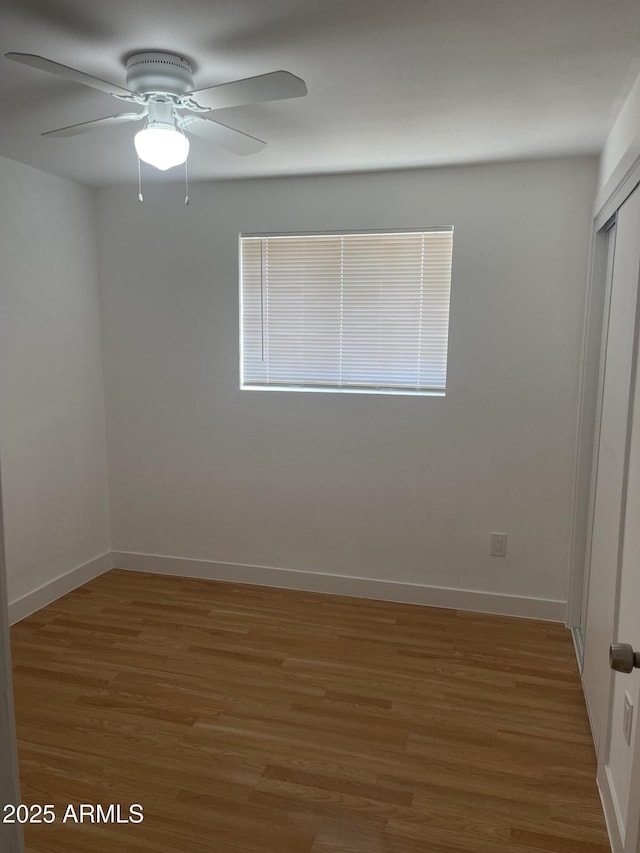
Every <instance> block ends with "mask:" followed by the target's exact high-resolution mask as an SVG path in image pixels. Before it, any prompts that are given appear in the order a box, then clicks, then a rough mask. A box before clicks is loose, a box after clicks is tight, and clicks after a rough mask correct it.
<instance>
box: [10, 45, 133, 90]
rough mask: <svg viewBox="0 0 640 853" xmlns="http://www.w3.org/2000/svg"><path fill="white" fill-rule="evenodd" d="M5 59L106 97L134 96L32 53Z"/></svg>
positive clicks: (103, 81) (13, 55)
mask: <svg viewBox="0 0 640 853" xmlns="http://www.w3.org/2000/svg"><path fill="white" fill-rule="evenodd" d="M5 58H6V59H10V60H11V61H12V62H20V63H22V65H29V66H30V67H31V68H38V69H39V70H40V71H48V72H49V74H55V75H56V76H57V77H64V78H65V79H66V80H73V81H74V83H81V84H82V85H83V86H90V87H91V88H92V89H98V90H99V91H100V92H105V93H106V94H107V95H114V96H115V97H118V96H119V97H125V98H126V97H131V96H132V95H133V94H134V93H133V92H130V91H129V90H128V89H124V88H123V87H122V86H116V84H115V83H108V82H107V81H106V80H101V79H100V78H99V77H93V76H92V75H91V74H85V73H84V71H78V70H77V69H76V68H69V66H68V65H61V64H60V63H59V62H54V61H53V60H52V59H45V58H44V56H36V55H35V54H33V53H5Z"/></svg>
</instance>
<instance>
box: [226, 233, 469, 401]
mask: <svg viewBox="0 0 640 853" xmlns="http://www.w3.org/2000/svg"><path fill="white" fill-rule="evenodd" d="M435 232H447V233H450V234H451V240H452V246H451V276H450V279H449V300H448V307H447V348H446V379H445V386H444V388H441V389H439V388H438V389H433V388H431V389H415V388H413V389H412V388H410V387H398V388H392V387H389V386H384V385H380V386H374V385H370V386H366V387H365V386H360V387H358V386H356V385H344V386H338V385H326V386H322V385H317V386H314V385H304V384H299V385H296V384H293V383H290V384H282V385H278V384H275V383H274V384H266V383H264V384H263V383H253V384H252V383H251V382H246V383H245V382H243V365H244V326H243V308H244V283H243V264H242V246H243V243H242V241H243V240H244V239H269V238H295V237H302V238H304V237H346V236H352V235H356V236H357V235H379V236H381V237H382V236H384V235H386V234H430V233H435ZM454 233H455V226H453V225H430V226H424V225H420V226H413V227H411V226H406V227H393V228H352V229H330V230H314V231H251V232H244V231H243V232H240V233H239V234H238V290H239V338H240V340H239V356H240V358H239V378H240V384H239V388H240V390H241V391H293V392H297V393H301V392H302V393H310V394H369V395H377V396H392V397H398V396H400V397H446V396H447V391H448V389H449V371H448V368H449V338H450V327H451V293H452V289H453V238H454Z"/></svg>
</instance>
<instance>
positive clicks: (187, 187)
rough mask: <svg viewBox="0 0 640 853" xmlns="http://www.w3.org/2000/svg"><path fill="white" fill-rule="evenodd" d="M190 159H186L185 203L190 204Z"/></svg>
mask: <svg viewBox="0 0 640 853" xmlns="http://www.w3.org/2000/svg"><path fill="white" fill-rule="evenodd" d="M188 162H189V161H188V160H185V161H184V203H185V204H189V167H188V165H187V163H188Z"/></svg>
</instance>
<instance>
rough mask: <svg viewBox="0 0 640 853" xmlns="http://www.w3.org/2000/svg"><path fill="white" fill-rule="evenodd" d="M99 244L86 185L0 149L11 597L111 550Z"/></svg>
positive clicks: (0, 347)
mask: <svg viewBox="0 0 640 853" xmlns="http://www.w3.org/2000/svg"><path fill="white" fill-rule="evenodd" d="M95 243H96V239H95V210H94V197H93V193H92V192H91V191H89V190H87V189H84V188H81V187H79V186H77V185H76V184H73V183H71V182H70V181H66V180H63V179H61V178H56V177H53V176H51V175H47V174H45V173H44V172H39V171H36V170H35V169H31V168H29V167H27V166H23V165H21V164H18V163H14V162H12V161H10V160H7V159H5V158H0V260H1V263H2V274H1V284H0V287H1V289H0V401H1V403H0V454H1V456H2V477H3V489H4V510H5V535H6V556H7V575H8V578H7V580H8V589H9V600H10V601H14V602H15V601H16V600H17V599H19V598H21V597H22V596H24V595H27V594H28V593H33V591H34V590H37V589H38V588H39V587H42V586H43V585H45V584H48V583H50V582H51V581H52V580H54V579H55V578H58V577H59V576H60V575H63V574H65V573H66V572H69V571H70V570H71V569H74V568H76V567H77V566H80V565H82V564H85V563H87V562H88V561H91V560H93V559H94V558H96V557H98V556H99V555H101V554H104V553H105V552H106V551H108V550H109V535H108V512H107V509H108V504H107V477H106V452H105V436H104V396H103V382H102V364H101V355H100V320H99V299H98V286H97V285H98V283H97V267H96V251H95ZM42 603H44V602H42Z"/></svg>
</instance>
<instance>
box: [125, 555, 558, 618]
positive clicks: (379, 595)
mask: <svg viewBox="0 0 640 853" xmlns="http://www.w3.org/2000/svg"><path fill="white" fill-rule="evenodd" d="M112 558H113V567H114V568H117V569H125V570H128V571H134V572H151V573H155V574H163V575H178V576H182V577H189V578H205V579H207V580H217V581H230V582H232V583H246V584H256V585H257V586H273V587H280V588H284V589H301V590H306V591H308V592H324V593H330V594H333V595H349V596H353V597H356V598H374V599H378V600H381V601H399V602H405V603H408V604H425V605H428V606H430V607H449V608H452V609H454V610H472V611H476V612H478V613H494V614H497V615H501V616H521V617H524V618H528V619H544V620H547V621H550V622H564V618H565V612H566V607H567V603H566V601H553V600H550V599H545V598H527V597H522V596H517V595H501V594H500V593H490V592H478V591H476V590H470V589H448V588H447V587H439V586H424V585H422V584H413V583H403V582H401V581H386V580H375V579H373V578H359V577H349V576H347V575H331V574H324V573H322V572H303V571H297V570H294V569H278V568H274V567H272V566H250V565H244V564H241V563H219V562H216V561H214V560H193V559H188V558H183V557H165V556H159V555H155V554H136V553H132V552H126V551H114V552H113V554H112Z"/></svg>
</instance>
